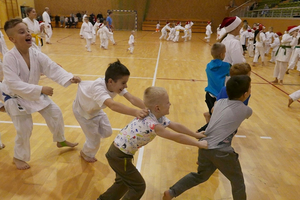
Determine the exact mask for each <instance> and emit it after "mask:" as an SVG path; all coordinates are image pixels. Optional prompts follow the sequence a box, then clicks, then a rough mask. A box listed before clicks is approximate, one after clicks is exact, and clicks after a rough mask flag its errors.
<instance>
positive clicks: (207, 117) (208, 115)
mask: <svg viewBox="0 0 300 200" xmlns="http://www.w3.org/2000/svg"><path fill="white" fill-rule="evenodd" d="M203 116H204V118H205V121H206V123H208V122H209V120H210V114H209V112H205V113H203Z"/></svg>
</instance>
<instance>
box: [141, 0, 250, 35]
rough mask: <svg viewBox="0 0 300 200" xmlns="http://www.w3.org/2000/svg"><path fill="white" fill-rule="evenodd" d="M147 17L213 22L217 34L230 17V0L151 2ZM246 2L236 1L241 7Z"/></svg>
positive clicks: (162, 0)
mask: <svg viewBox="0 0 300 200" xmlns="http://www.w3.org/2000/svg"><path fill="white" fill-rule="evenodd" d="M149 2H150V3H149V8H148V10H147V13H146V17H147V18H150V19H157V18H161V19H166V18H169V19H187V20H188V19H203V20H211V21H212V31H213V32H216V29H217V27H218V26H219V24H221V22H222V20H223V19H224V17H226V16H227V15H228V11H227V10H226V9H225V6H227V5H228V4H229V0H228V1H227V0H175V1H174V0H149ZM244 2H245V0H235V5H241V4H242V3H244Z"/></svg>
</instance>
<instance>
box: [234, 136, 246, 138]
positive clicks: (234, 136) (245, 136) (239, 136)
mask: <svg viewBox="0 0 300 200" xmlns="http://www.w3.org/2000/svg"><path fill="white" fill-rule="evenodd" d="M234 137H238V138H245V137H246V135H235V136H234Z"/></svg>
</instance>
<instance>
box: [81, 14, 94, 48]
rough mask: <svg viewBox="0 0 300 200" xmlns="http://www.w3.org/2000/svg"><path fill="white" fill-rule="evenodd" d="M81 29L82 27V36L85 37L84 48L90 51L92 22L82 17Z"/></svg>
mask: <svg viewBox="0 0 300 200" xmlns="http://www.w3.org/2000/svg"><path fill="white" fill-rule="evenodd" d="M81 29H82V35H83V37H84V38H85V39H86V46H85V47H86V48H87V51H88V52H91V51H92V50H91V43H92V39H93V31H94V28H93V24H92V23H91V22H89V18H88V17H85V18H84V22H83V23H82V25H81Z"/></svg>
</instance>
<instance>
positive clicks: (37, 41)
mask: <svg viewBox="0 0 300 200" xmlns="http://www.w3.org/2000/svg"><path fill="white" fill-rule="evenodd" d="M31 36H32V37H34V38H35V43H36V45H39V39H40V38H41V37H40V35H39V34H34V33H31Z"/></svg>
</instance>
